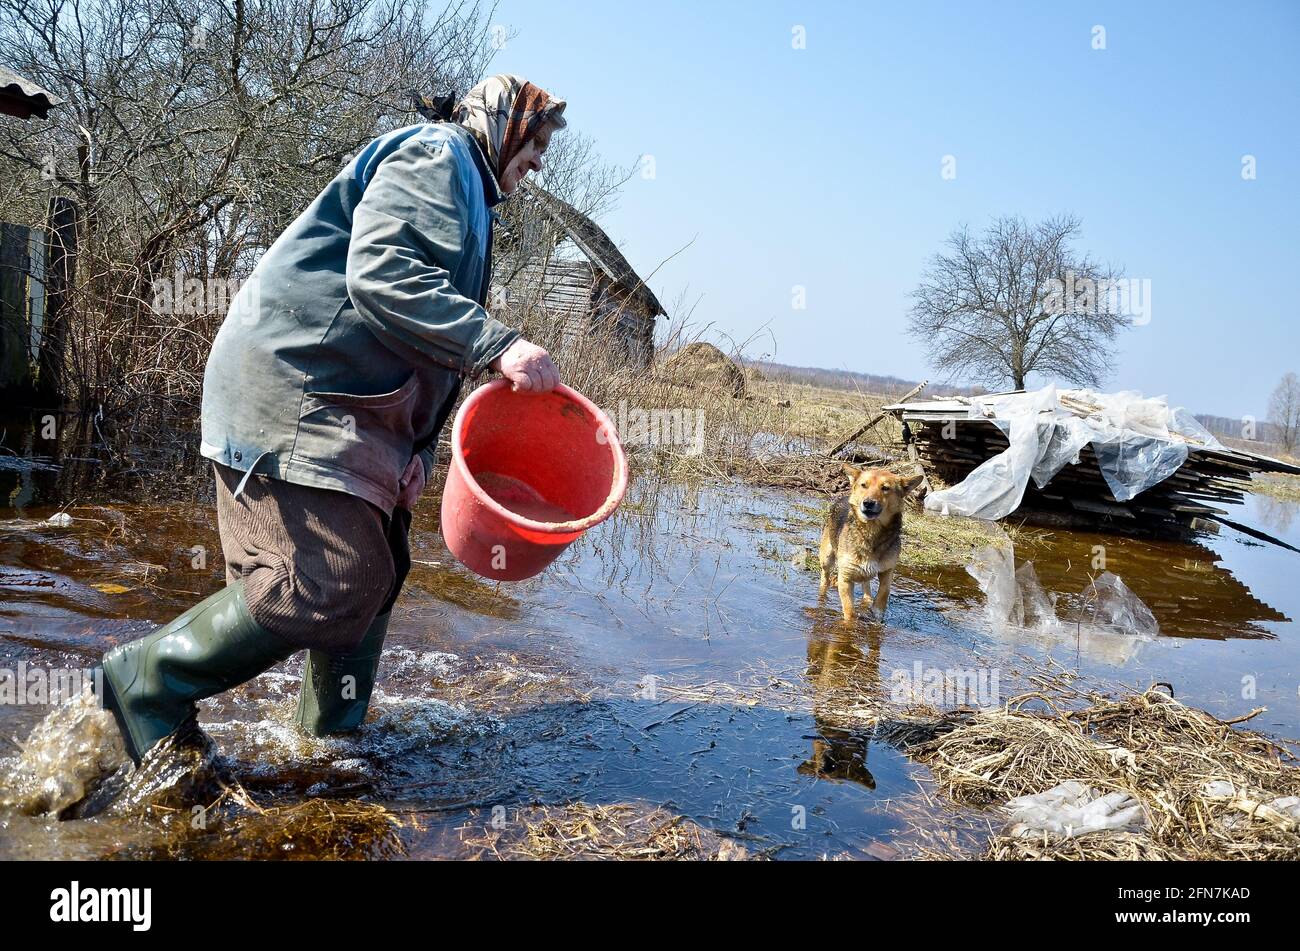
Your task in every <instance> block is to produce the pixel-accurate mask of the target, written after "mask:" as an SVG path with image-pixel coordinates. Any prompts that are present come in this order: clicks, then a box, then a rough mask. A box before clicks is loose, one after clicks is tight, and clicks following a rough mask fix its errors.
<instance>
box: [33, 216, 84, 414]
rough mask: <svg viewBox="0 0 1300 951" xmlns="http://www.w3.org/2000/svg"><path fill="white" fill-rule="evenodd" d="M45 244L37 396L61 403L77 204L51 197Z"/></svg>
mask: <svg viewBox="0 0 1300 951" xmlns="http://www.w3.org/2000/svg"><path fill="white" fill-rule="evenodd" d="M47 227H48V234H47V237H46V243H45V332H44V334H42V336H41V348H40V365H39V367H38V368H37V396H38V399H39V400H40V401H41V402H42V403H44V404H46V405H49V406H60V405H62V404H63V402H64V396H65V394H64V393H63V349H64V340H65V338H66V337H67V333H68V318H69V311H70V296H71V288H72V283H73V280H74V279H75V277H76V273H77V204H76V202H74V201H73V200H72V199H71V198H67V197H65V196H62V195H56V196H55V197H53V198H51V199H50V211H49V224H48V226H47Z"/></svg>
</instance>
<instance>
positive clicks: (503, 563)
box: [442, 380, 627, 581]
mask: <svg viewBox="0 0 1300 951" xmlns="http://www.w3.org/2000/svg"><path fill="white" fill-rule="evenodd" d="M626 491H627V460H626V458H625V457H624V455H623V447H622V446H620V445H619V443H618V439H617V437H616V436H615V435H614V426H613V424H612V423H610V421H609V418H608V417H607V416H606V415H605V414H604V413H602V412H601V411H600V409H599V408H598V407H597V406H596V405H595V404H594V403H592V402H591V401H590V400H588V399H587V398H586V397H585V396H583V395H581V394H580V393H577V392H575V391H573V390H571V389H569V388H568V387H567V386H557V387H556V388H555V389H554V390H552V391H551V392H549V393H516V392H515V391H514V390H513V389H512V388H511V385H510V383H508V382H507V381H505V380H494V381H492V382H491V383H488V384H487V385H486V386H481V387H479V388H478V389H477V390H475V391H474V392H473V393H472V394H471V395H470V397H469V399H467V400H465V402H464V403H463V404H462V405H461V408H460V412H458V413H457V414H456V421H455V423H454V424H453V425H452V428H451V471H450V472H449V473H448V475H447V485H446V487H445V488H444V489H443V492H442V537H443V540H444V541H445V542H446V543H447V547H448V548H449V549H450V550H451V553H452V554H453V555H455V556H456V558H457V560H459V561H460V562H461V564H463V565H464V566H465V567H467V568H469V569H470V570H471V571H473V572H475V573H477V574H480V575H482V576H483V577H484V578H490V579H492V580H493V581H520V580H522V579H524V578H531V577H532V576H533V575H535V574H537V573H538V572H540V571H541V570H542V569H543V568H545V567H546V566H547V565H549V564H550V563H551V562H552V561H554V560H555V559H556V557H557V556H558V555H559V554H560V552H562V551H564V549H566V548H567V547H569V545H570V544H571V543H572V542H573V541H574V540H575V539H576V538H578V536H580V535H581V534H582V533H583V532H585V531H586V530H587V529H589V528H591V527H592V526H593V525H598V524H600V523H601V522H603V521H604V520H605V519H607V518H609V516H610V515H611V514H612V513H613V511H614V509H616V508H618V504H619V503H620V502H622V501H623V493H624V492H626Z"/></svg>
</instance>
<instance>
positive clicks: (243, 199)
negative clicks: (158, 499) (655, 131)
mask: <svg viewBox="0 0 1300 951" xmlns="http://www.w3.org/2000/svg"><path fill="white" fill-rule="evenodd" d="M435 3H437V0H188V2H185V3H181V2H180V0H0V61H2V62H5V63H6V64H7V65H9V66H12V67H14V68H15V69H17V71H18V72H20V73H21V74H23V75H27V76H30V77H31V78H32V79H34V80H35V81H37V82H39V83H40V84H41V85H43V86H45V87H46V88H48V89H50V90H52V91H54V92H56V93H58V94H59V95H61V96H62V97H63V98H64V99H65V100H66V105H65V106H64V107H62V108H60V109H56V110H55V111H53V112H52V113H51V115H50V118H49V120H48V121H44V122H32V123H28V124H18V123H5V124H4V125H3V126H2V127H0V211H3V213H4V215H5V216H6V217H7V218H10V219H11V220H15V221H19V222H21V223H25V224H29V225H34V226H39V225H42V224H43V223H44V217H45V209H46V204H47V201H48V199H49V198H50V196H52V195H55V194H58V195H65V196H69V197H71V198H73V199H75V201H76V203H77V205H78V207H79V209H80V216H81V217H80V221H79V222H78V228H77V230H78V238H79V241H78V244H79V261H78V266H77V274H76V276H75V281H74V286H73V287H72V288H70V297H71V301H72V318H71V323H70V326H69V333H68V336H67V353H66V357H65V363H66V364H67V368H68V372H67V373H66V379H67V380H68V383H69V388H70V392H68V393H66V394H65V396H66V397H67V398H69V399H70V400H71V401H72V402H74V403H76V404H78V405H79V406H80V407H81V408H82V409H83V410H87V409H88V410H92V411H93V410H96V408H98V409H99V410H100V411H102V413H103V414H105V415H106V416H108V417H110V418H111V417H113V416H114V415H116V416H118V417H119V418H120V419H122V420H123V421H124V424H125V425H127V426H130V425H134V423H135V421H136V420H138V419H139V418H140V417H141V412H140V410H141V406H142V403H152V404H154V405H160V406H161V407H171V404H173V403H177V404H179V406H180V407H185V408H187V410H188V412H184V413H183V414H182V415H181V418H187V417H188V418H192V417H193V414H194V410H195V409H196V400H197V396H198V392H199V380H200V379H201V374H202V369H203V364H204V361H205V359H206V356H207V351H208V346H209V342H210V340H211V338H212V334H213V333H214V332H215V330H216V326H217V325H218V324H219V322H220V319H221V317H222V315H223V312H224V309H225V304H226V303H228V300H226V299H225V298H224V297H223V298H222V299H220V300H218V301H216V305H217V306H212V305H213V303H214V302H213V300H212V295H211V294H210V293H200V294H199V298H200V299H199V301H198V306H197V307H188V306H187V307H185V308H180V309H170V310H160V309H159V308H157V307H155V306H152V304H153V302H154V301H155V298H156V293H155V288H156V287H157V286H158V282H160V281H169V280H180V279H184V280H185V281H193V282H195V283H196V284H198V285H201V286H205V287H207V288H208V289H209V290H211V289H212V288H213V287H214V286H215V285H218V284H223V285H228V284H229V283H230V282H232V281H236V280H238V279H240V278H242V277H245V276H247V274H248V273H249V272H250V271H251V269H252V266H253V264H254V263H255V261H256V259H257V257H258V256H259V255H260V254H261V252H262V251H264V250H265V249H266V248H267V247H269V246H270V244H271V243H272V242H273V241H274V240H275V238H276V237H277V236H278V235H279V234H280V233H281V231H283V229H284V228H285V227H286V226H287V225H288V224H289V222H291V221H292V220H293V218H294V217H296V216H297V215H298V214H299V213H300V212H301V211H302V209H303V208H305V207H306V206H307V204H308V203H309V202H310V201H311V200H312V199H313V198H314V197H315V196H316V195H317V194H318V193H319V191H320V190H321V188H323V187H324V185H325V184H326V183H327V182H328V181H329V180H330V179H331V178H333V177H334V176H335V175H336V174H337V173H338V171H339V169H340V168H341V167H342V166H343V164H344V162H345V161H346V159H347V158H348V157H349V156H350V155H352V154H354V153H355V152H356V150H358V149H359V148H361V147H362V146H364V145H365V144H366V142H368V141H369V140H370V139H371V138H373V137H374V136H376V135H378V134H380V133H382V132H384V131H387V130H389V129H392V128H396V127H398V126H401V125H405V124H407V123H410V122H414V121H418V118H417V117H416V116H415V115H414V112H413V109H412V107H411V104H410V101H409V96H408V95H407V92H408V90H410V89H412V88H417V89H421V90H429V91H437V90H443V89H459V90H462V91H463V90H465V89H467V88H468V87H469V86H470V85H471V84H472V83H473V82H474V81H476V80H477V79H478V77H479V76H480V75H481V74H482V72H483V70H484V69H485V68H486V66H487V64H488V63H489V61H490V59H491V57H492V46H491V43H490V42H489V37H488V34H487V30H486V22H485V21H486V20H487V19H488V18H489V17H491V15H492V14H491V9H490V8H487V9H486V10H485V8H484V7H483V6H482V5H480V4H479V3H478V2H477V0H447V2H446V5H445V6H443V7H441V9H438V8H436V7H435V6H434V4H435ZM171 408H173V409H175V408H176V407H171Z"/></svg>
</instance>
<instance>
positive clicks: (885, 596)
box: [872, 568, 894, 619]
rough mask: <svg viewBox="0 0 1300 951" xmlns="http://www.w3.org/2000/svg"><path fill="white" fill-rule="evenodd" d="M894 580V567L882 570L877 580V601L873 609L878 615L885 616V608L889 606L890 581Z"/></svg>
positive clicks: (879, 616)
mask: <svg viewBox="0 0 1300 951" xmlns="http://www.w3.org/2000/svg"><path fill="white" fill-rule="evenodd" d="M893 580H894V569H892V568H891V569H889V570H888V571H882V572H881V573H880V576H879V578H877V580H876V601H875V604H873V605H872V610H873V611H874V612H875V614H876V617H878V618H882V619H883V618H884V616H885V608H887V607H889V582H891V581H893Z"/></svg>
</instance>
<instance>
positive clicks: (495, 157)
mask: <svg viewBox="0 0 1300 951" xmlns="http://www.w3.org/2000/svg"><path fill="white" fill-rule="evenodd" d="M566 105H568V103H566V102H565V101H564V100H563V99H556V98H555V97H553V96H552V95H551V94H550V93H548V92H547V91H546V90H544V89H539V88H538V87H536V86H534V85H533V84H532V83H530V82H528V81H527V80H526V79H524V78H523V77H522V76H512V75H510V74H508V73H502V74H501V75H499V76H493V77H491V78H490V79H485V80H483V82H481V83H479V84H478V85H477V86H475V87H474V88H473V89H471V90H470V91H469V92H468V93H466V94H465V98H464V99H462V100H461V101H460V102H459V103H457V104H456V110H455V112H453V113H452V121H454V122H458V123H460V124H461V125H463V126H464V127H465V128H467V129H469V131H470V132H471V133H472V134H473V135H474V138H475V139H477V140H478V143H479V145H480V146H482V148H483V152H484V154H485V155H486V156H487V160H488V164H489V165H490V166H491V167H492V169H493V171H494V172H495V173H496V176H497V180H498V181H500V179H501V176H502V174H503V173H504V172H505V170H506V167H507V166H509V165H510V162H511V160H512V159H514V157H515V156H516V155H518V154H519V152H520V150H521V149H522V148H523V147H524V146H525V145H527V144H528V140H529V139H531V138H532V137H533V136H535V135H536V134H537V133H538V132H539V131H540V130H541V128H542V126H544V125H546V124H547V123H550V124H551V125H553V126H554V127H555V128H557V129H563V128H564V127H565V126H566V125H568V123H567V121H566V120H565V118H564V109H565V106H566Z"/></svg>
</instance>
